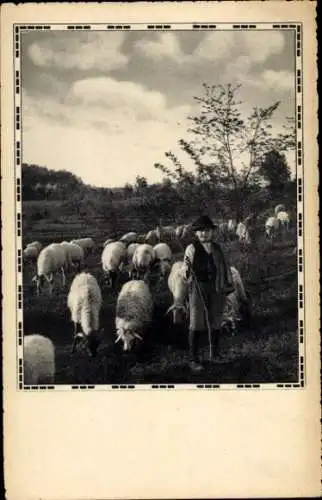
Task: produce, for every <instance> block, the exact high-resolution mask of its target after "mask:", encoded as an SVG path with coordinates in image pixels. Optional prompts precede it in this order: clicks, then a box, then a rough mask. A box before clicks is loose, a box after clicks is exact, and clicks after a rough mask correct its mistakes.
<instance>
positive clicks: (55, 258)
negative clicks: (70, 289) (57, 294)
mask: <svg viewBox="0 0 322 500" xmlns="http://www.w3.org/2000/svg"><path fill="white" fill-rule="evenodd" d="M66 267H67V262H66V252H65V249H64V248H63V247H62V246H61V245H60V244H59V243H52V244H51V245H48V246H47V247H45V248H43V249H42V250H41V252H40V254H39V255H38V259H37V274H36V276H34V277H33V279H32V282H35V283H36V284H37V295H39V294H40V291H41V288H42V287H43V285H44V282H45V280H47V282H48V284H49V294H50V296H52V292H53V288H54V274H55V273H58V272H59V271H61V273H62V285H63V286H65V284H66V276H65V270H66Z"/></svg>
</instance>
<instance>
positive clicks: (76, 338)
mask: <svg viewBox="0 0 322 500" xmlns="http://www.w3.org/2000/svg"><path fill="white" fill-rule="evenodd" d="M78 340H79V338H78V337H77V336H76V335H75V336H74V340H73V345H72V350H71V352H72V354H74V352H75V349H76V345H77V342H78Z"/></svg>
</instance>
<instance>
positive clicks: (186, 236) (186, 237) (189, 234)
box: [180, 224, 195, 245]
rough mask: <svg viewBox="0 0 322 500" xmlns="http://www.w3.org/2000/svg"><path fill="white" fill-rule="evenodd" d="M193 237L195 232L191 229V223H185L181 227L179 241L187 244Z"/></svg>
mask: <svg viewBox="0 0 322 500" xmlns="http://www.w3.org/2000/svg"><path fill="white" fill-rule="evenodd" d="M194 238H195V234H194V232H193V231H192V224H185V225H184V226H183V229H182V233H181V238H180V241H181V242H182V243H183V244H184V245H189V244H190V243H192V241H193V240H194Z"/></svg>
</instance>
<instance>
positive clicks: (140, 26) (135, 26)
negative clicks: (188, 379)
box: [13, 22, 306, 392]
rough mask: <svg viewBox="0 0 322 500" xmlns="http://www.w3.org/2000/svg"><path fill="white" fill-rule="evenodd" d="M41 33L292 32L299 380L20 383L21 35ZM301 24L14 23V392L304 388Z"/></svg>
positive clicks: (21, 284) (21, 381) (21, 378)
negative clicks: (249, 382)
mask: <svg viewBox="0 0 322 500" xmlns="http://www.w3.org/2000/svg"><path fill="white" fill-rule="evenodd" d="M32 30H33V31H35V30H37V31H45V30H55V31H58V30H61V31H74V30H79V31H80V30H82V31H89V30H91V31H118V30H132V31H154V32H156V31H178V30H180V31H182V30H186V31H201V30H202V31H212V30H227V31H231V30H236V31H237V30H238V31H243V30H247V31H248V30H252V31H260V30H261V31H263V30H292V31H294V34H295V40H296V42H295V47H294V50H295V74H294V78H295V117H296V143H297V146H296V185H297V265H298V274H297V280H298V346H299V358H298V381H297V382H296V383H283V382H281V383H274V384H271V383H262V384H260V383H254V384H208V383H207V384H181V383H180V384H143V383H142V384H134V385H133V384H110V385H104V384H99V385H86V384H84V385H83V384H82V385H64V384H62V385H60V384H59V385H37V386H34V385H31V386H28V385H24V379H23V276H22V252H23V247H22V177H21V176H22V156H23V155H22V150H23V138H22V130H21V129H22V127H21V122H22V96H21V59H20V55H21V34H22V33H24V32H26V31H32ZM302 33H303V26H302V23H299V22H296V23H292V22H290V23H284V24H275V23H266V22H265V23H256V24H234V23H219V24H208V23H207V24H204V23H174V24H144V23H131V24H104V23H102V24H99V23H94V24H73V25H71V24H62V23H52V24H31V25H29V24H28V25H25V24H14V25H13V39H14V54H13V72H14V83H15V85H14V88H15V93H14V96H13V100H14V110H15V139H14V168H15V192H16V201H15V219H16V238H15V253H16V274H15V284H16V294H17V304H18V307H17V309H16V320H15V324H16V338H17V344H16V352H17V389H18V390H20V391H34V390H36V391H44V390H55V392H56V391H69V390H81V391H87V390H94V391H106V390H124V389H132V390H136V391H137V390H139V391H141V390H153V389H159V390H160V389H161V390H163V389H166V390H168V389H172V390H173V389H174V390H179V391H182V390H196V389H198V390H200V389H206V390H211V389H216V390H218V389H219V390H236V389H238V390H239V389H255V390H258V389H259V390H272V389H301V388H304V387H305V339H306V332H305V287H304V278H305V269H304V262H305V255H304V232H305V228H304V147H303V129H302V123H303V77H302V68H303V53H302Z"/></svg>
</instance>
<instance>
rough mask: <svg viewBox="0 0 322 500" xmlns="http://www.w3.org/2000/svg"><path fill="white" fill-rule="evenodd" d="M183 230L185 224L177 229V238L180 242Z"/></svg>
mask: <svg viewBox="0 0 322 500" xmlns="http://www.w3.org/2000/svg"><path fill="white" fill-rule="evenodd" d="M183 228H184V224H180V225H179V226H177V227H176V237H177V238H178V240H179V239H180V238H181V235H182V231H183Z"/></svg>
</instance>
